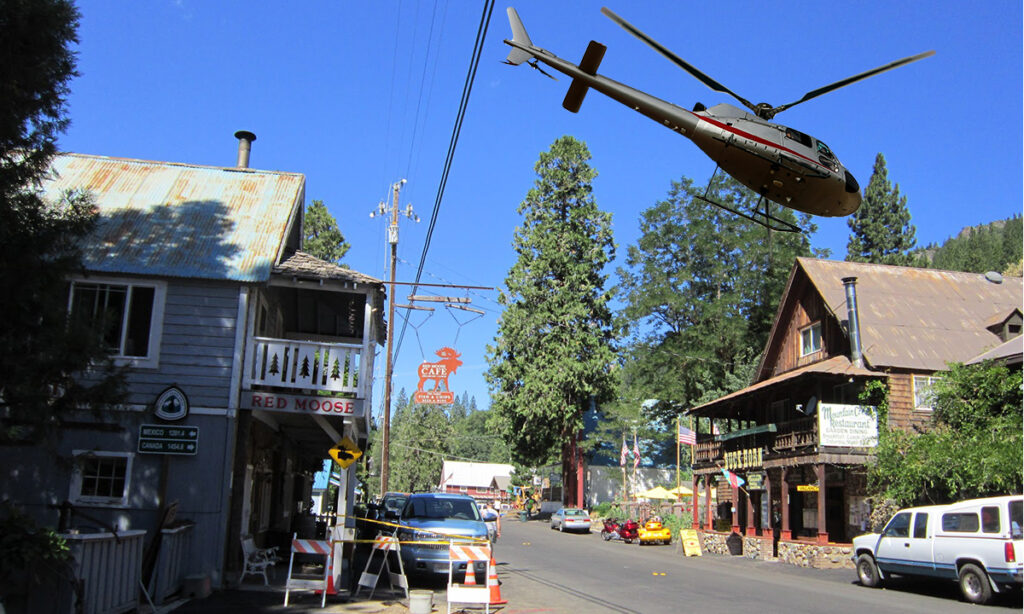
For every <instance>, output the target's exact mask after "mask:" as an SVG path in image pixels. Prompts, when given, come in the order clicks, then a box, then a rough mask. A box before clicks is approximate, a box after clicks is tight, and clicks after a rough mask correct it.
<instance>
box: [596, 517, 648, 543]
mask: <svg viewBox="0 0 1024 614" xmlns="http://www.w3.org/2000/svg"><path fill="white" fill-rule="evenodd" d="M601 539H603V540H605V541H612V540H621V541H624V542H626V543H627V544H632V543H633V542H636V541H639V540H640V525H639V524H637V522H636V521H635V520H627V521H625V522H623V523H622V524H619V522H618V521H617V520H615V519H612V518H606V519H605V521H604V528H602V529H601Z"/></svg>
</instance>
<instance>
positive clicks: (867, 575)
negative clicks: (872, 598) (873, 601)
mask: <svg viewBox="0 0 1024 614" xmlns="http://www.w3.org/2000/svg"><path fill="white" fill-rule="evenodd" d="M857 578H858V579H859V580H860V583H861V584H862V585H864V586H866V587H868V588H877V587H878V586H880V585H881V584H882V579H881V577H879V575H878V566H877V565H875V557H873V556H871V555H870V554H862V555H860V556H858V557H857Z"/></svg>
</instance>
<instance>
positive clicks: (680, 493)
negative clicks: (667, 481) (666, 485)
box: [669, 486, 693, 497]
mask: <svg viewBox="0 0 1024 614" xmlns="http://www.w3.org/2000/svg"><path fill="white" fill-rule="evenodd" d="M669 492H670V493H672V494H673V495H675V496H677V497H692V496H693V491H692V490H690V489H689V488H687V487H685V486H676V487H675V488H673V489H672V490H670V491H669Z"/></svg>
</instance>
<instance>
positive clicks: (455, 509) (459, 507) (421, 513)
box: [405, 497, 480, 520]
mask: <svg viewBox="0 0 1024 614" xmlns="http://www.w3.org/2000/svg"><path fill="white" fill-rule="evenodd" d="M405 517H406V518H428V519H443V518H453V519H455V520H480V514H479V512H478V511H477V508H476V504H475V503H474V502H473V501H470V500H463V499H441V498H433V497H422V498H415V497H414V498H412V499H409V503H408V504H407V505H406V506H405Z"/></svg>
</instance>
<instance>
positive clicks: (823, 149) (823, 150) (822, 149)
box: [818, 141, 836, 160]
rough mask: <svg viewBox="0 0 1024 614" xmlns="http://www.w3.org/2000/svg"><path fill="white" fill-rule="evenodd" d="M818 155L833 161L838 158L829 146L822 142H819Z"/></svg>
mask: <svg viewBox="0 0 1024 614" xmlns="http://www.w3.org/2000/svg"><path fill="white" fill-rule="evenodd" d="M818 153H819V154H820V155H823V156H825V157H827V158H831V159H833V160H834V159H835V157H836V156H835V154H834V153H832V150H831V149H829V148H828V145H826V144H824V143H822V142H821V141H818Z"/></svg>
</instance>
